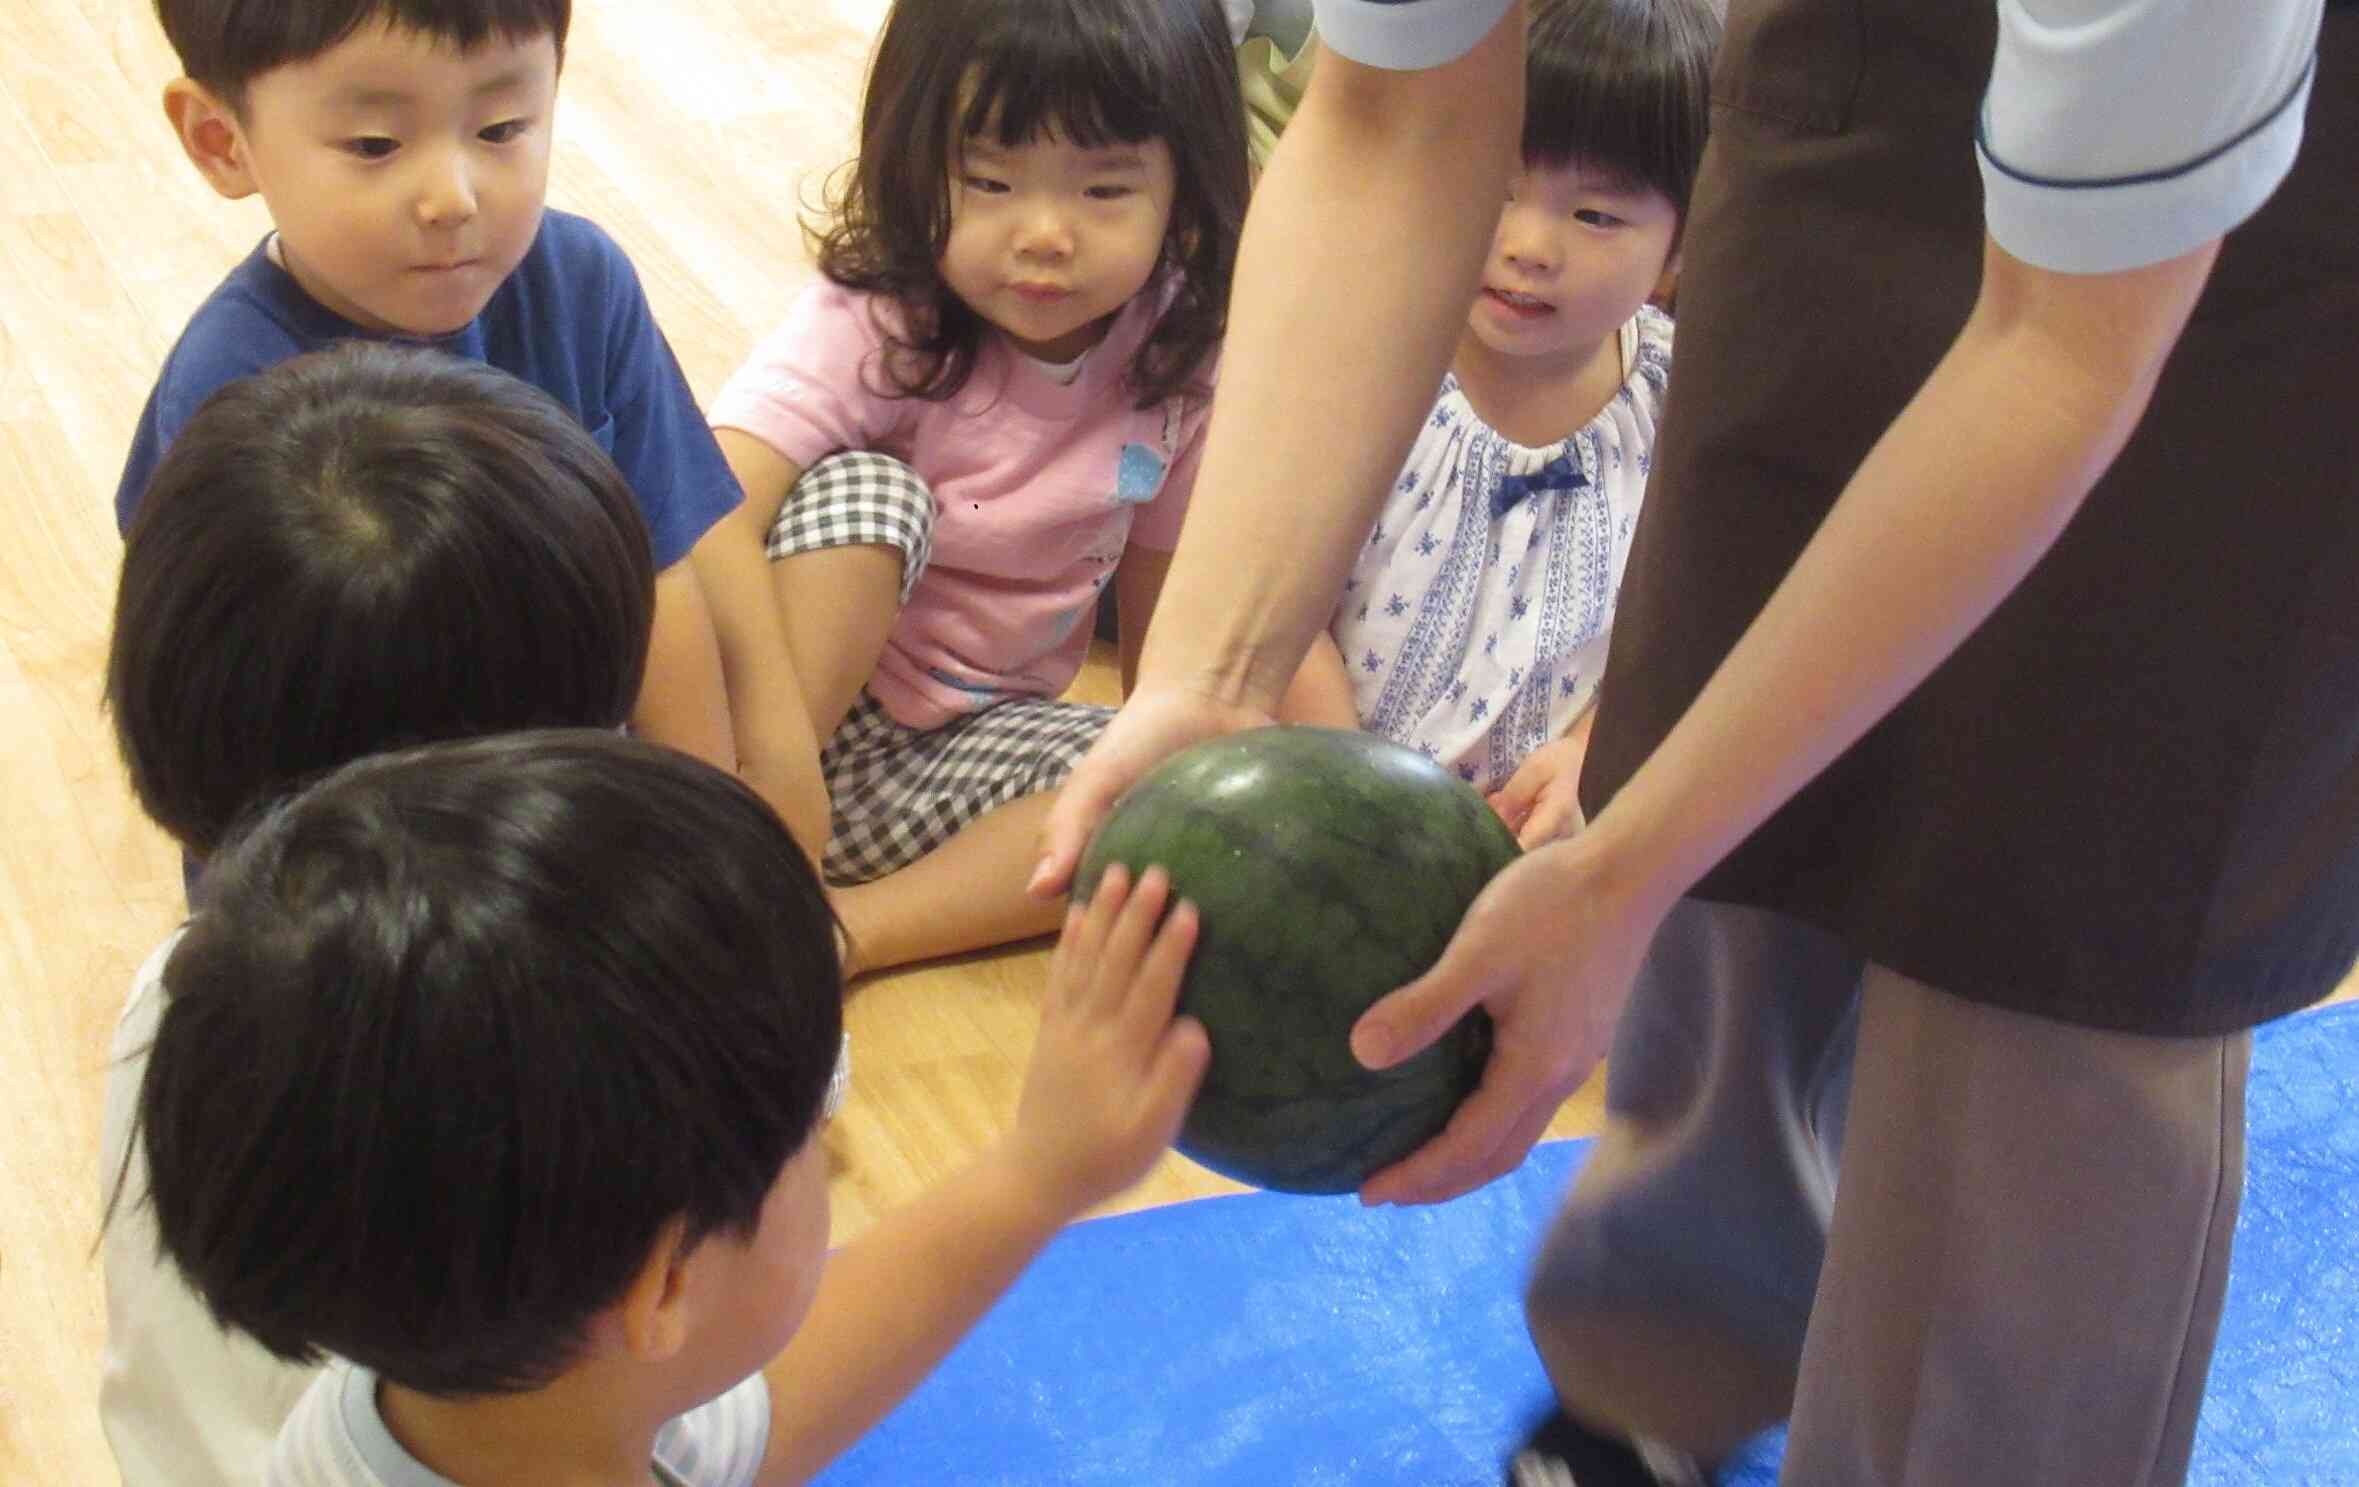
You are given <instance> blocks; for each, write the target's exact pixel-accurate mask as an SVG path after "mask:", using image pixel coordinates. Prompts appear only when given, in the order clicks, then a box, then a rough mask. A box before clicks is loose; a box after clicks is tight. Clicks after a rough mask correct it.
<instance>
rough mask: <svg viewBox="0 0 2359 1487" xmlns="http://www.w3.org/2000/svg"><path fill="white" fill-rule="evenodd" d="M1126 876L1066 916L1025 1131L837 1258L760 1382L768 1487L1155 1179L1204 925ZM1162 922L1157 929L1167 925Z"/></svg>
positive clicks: (1184, 1059)
mask: <svg viewBox="0 0 2359 1487" xmlns="http://www.w3.org/2000/svg"><path fill="white" fill-rule="evenodd" d="M1169 896H1170V884H1169V882H1168V880H1167V879H1166V878H1165V877H1164V875H1163V874H1162V872H1161V871H1160V870H1153V871H1150V872H1149V873H1147V874H1146V875H1145V877H1144V878H1143V879H1141V881H1140V882H1139V883H1138V884H1137V886H1136V888H1135V890H1134V889H1133V888H1132V886H1131V885H1130V883H1129V882H1128V880H1127V876H1126V875H1125V874H1124V873H1123V871H1122V870H1121V869H1120V868H1115V869H1111V870H1109V871H1108V872H1107V874H1106V876H1105V878H1104V880H1103V881H1102V882H1101V883H1100V884H1099V885H1098V890H1097V894H1096V896H1095V897H1094V898H1093V899H1092V900H1091V901H1090V903H1089V904H1088V905H1087V906H1086V907H1084V906H1082V905H1078V904H1076V905H1074V906H1073V907H1072V908H1071V909H1070V910H1068V911H1067V913H1066V916H1065V928H1064V933H1063V936H1062V937H1061V938H1060V939H1059V941H1058V944H1057V950H1056V955H1055V958H1054V960H1053V961H1052V962H1051V964H1050V968H1049V983H1048V989H1047V992H1046V995H1045V997H1044V1000H1043V1005H1042V1009H1041V1024H1040V1034H1039V1038H1038V1040H1037V1042H1036V1043H1035V1045H1034V1047H1033V1053H1032V1067H1031V1072H1030V1073H1029V1074H1028V1075H1027V1076H1026V1078H1025V1082H1024V1094H1023V1099H1022V1103H1021V1105H1020V1106H1019V1108H1018V1110H1017V1112H1016V1123H1015V1128H1014V1129H1013V1130H1012V1131H1010V1132H1009V1133H1008V1135H1007V1136H1006V1138H1005V1139H1003V1140H1002V1141H1001V1142H1000V1143H999V1144H998V1145H997V1146H996V1147H994V1148H993V1149H992V1150H991V1151H990V1152H989V1153H988V1154H986V1155H985V1156H984V1158H983V1159H982V1160H981V1161H980V1162H978V1163H977V1164H976V1165H975V1166H974V1167H973V1168H971V1169H970V1170H968V1171H967V1172H966V1173H964V1174H963V1175H961V1176H959V1177H956V1178H953V1179H952V1180H950V1181H949V1182H946V1183H944V1184H942V1185H941V1186H940V1187H937V1188H935V1189H934V1190H933V1191H932V1192H930V1193H928V1194H927V1195H926V1196H925V1197H923V1198H921V1199H919V1200H918V1201H917V1202H915V1203H913V1204H911V1205H910V1206H909V1207H907V1208H905V1209H902V1210H901V1211H900V1212H898V1213H895V1214H893V1215H891V1216H889V1217H887V1218H886V1219H884V1220H883V1221H882V1222H880V1223H879V1224H878V1225H877V1226H876V1227H875V1228H874V1229H872V1230H870V1231H869V1233H868V1234H866V1235H864V1236H863V1237H862V1238H861V1239H859V1240H858V1241H856V1242H855V1243H853V1244H851V1245H849V1246H847V1247H846V1248H845V1249H844V1250H842V1251H841V1252H839V1253H837V1254H835V1255H833V1256H831V1257H830V1258H829V1260H828V1262H827V1270H826V1273H825V1275H824V1276H823V1277H822V1278H821V1280H820V1283H819V1294H818V1297H817V1299H816V1300H815V1301H814V1302H813V1303H812V1307H811V1315H810V1317H809V1319H808V1320H807V1321H805V1322H804V1324H803V1328H802V1330H801V1331H800V1332H798V1333H796V1334H795V1338H794V1341H793V1342H791V1343H789V1344H788V1345H787V1349H786V1351H785V1352H784V1353H782V1354H781V1355H780V1356H779V1357H778V1359H777V1361H775V1362H774V1363H772V1364H771V1366H770V1368H769V1369H768V1370H767V1372H768V1376H769V1379H770V1396H771V1424H770V1446H769V1450H768V1452H767V1454H766V1455H765V1456H764V1457H763V1461H762V1474H761V1478H760V1480H761V1481H762V1482H763V1483H764V1484H766V1487H776V1484H781V1483H788V1482H800V1481H803V1480H805V1479H807V1478H808V1477H809V1476H811V1475H812V1474H813V1473H814V1472H816V1471H818V1470H819V1468H820V1467H822V1466H824V1465H826V1463H827V1462H829V1461H830V1460H832V1459H833V1458H834V1457H835V1456H836V1455H838V1454H839V1453H840V1452H842V1451H843V1450H844V1448H845V1447H847V1446H849V1445H850V1444H851V1443H852V1442H853V1441H854V1440H857V1439H858V1438H859V1437H860V1435H861V1434H862V1433H864V1432H865V1431H867V1430H868V1428H869V1427H870V1426H872V1425H874V1424H875V1423H876V1422H877V1421H878V1420H879V1419H881V1418H883V1416H884V1415H885V1413H886V1412H887V1411H888V1410H890V1409H892V1407H893V1406H894V1405H896V1404H898V1403H899V1402H900V1401H901V1400H902V1399H903V1398H904V1397H905V1396H907V1395H908V1393H909V1391H910V1390H912V1389H914V1388H916V1387H917V1385H918V1383H919V1381H921V1380H922V1379H924V1378H925V1376H926V1375H927V1374H928V1373H929V1372H931V1371H932V1370H933V1368H934V1366H935V1365H936V1364H937V1363H939V1362H940V1361H941V1359H942V1357H943V1355H944V1354H946V1353H948V1352H949V1351H950V1349H951V1348H952V1347H953V1346H954V1345H955V1344H956V1343H957V1342H958V1340H959V1339H960V1338H961V1337H963V1336H965V1335H966V1333H967V1331H968V1330H969V1329H970V1328H972V1327H973V1326H974V1324H975V1323H976V1321H977V1320H978V1319H980V1318H981V1316H982V1315H983V1313H984V1311H985V1310H987V1309H988V1308H989V1307H990V1306H991V1304H992V1303H993V1302H994V1301H996V1300H997V1299H998V1298H999V1296H1000V1295H1001V1293H1003V1292H1004V1291H1006V1289H1007V1288H1008V1286H1009V1285H1010V1284H1012V1283H1013V1282H1014V1281H1015V1278H1016V1277H1017V1275H1018V1274H1020V1273H1021V1272H1022V1270H1023V1269H1024V1267H1025V1266H1026V1265H1027V1264H1029V1263H1030V1262H1031V1260H1032V1257H1033V1256H1034V1255H1036V1254H1038V1253H1039V1252H1040V1249H1041V1247H1042V1246H1043V1245H1045V1244H1046V1243H1047V1242H1048V1241H1049V1239H1050V1238H1051V1236H1053V1235H1054V1234H1055V1233H1056V1232H1057V1230H1058V1229H1060V1228H1062V1227H1063V1226H1064V1225H1065V1224H1067V1223H1068V1222H1070V1221H1071V1220H1073V1219H1074V1218H1076V1217H1078V1216H1080V1215H1081V1214H1082V1213H1083V1212H1085V1211H1087V1210H1088V1209H1090V1208H1091V1207H1094V1206H1095V1205H1097V1204H1098V1203H1101V1202H1103V1201H1105V1200H1106V1199H1108V1198H1111V1197H1113V1196H1114V1195H1115V1194H1116V1193H1119V1192H1121V1191H1122V1190H1123V1189H1124V1188H1127V1187H1129V1186H1130V1185H1131V1184H1132V1183H1134V1182H1136V1181H1137V1180H1138V1179H1139V1178H1140V1177H1142V1176H1143V1175H1145V1173H1146V1171H1147V1169H1148V1167H1150V1166H1151V1165H1153V1163H1154V1161H1155V1159H1156V1158H1157V1157H1158V1156H1160V1155H1161V1154H1162V1152H1163V1150H1164V1149H1165V1148H1166V1147H1167V1146H1169V1145H1170V1143H1171V1138H1172V1136H1173V1135H1174V1134H1175V1133H1176V1132H1177V1131H1178V1129H1179V1123H1180V1117H1181V1116H1182V1115H1183V1114H1184V1113H1185V1112H1186V1110H1187V1105H1188V1101H1189V1100H1190V1099H1191V1098H1192V1097H1193V1096H1194V1094H1195V1091H1196V1086H1197V1083H1198V1082H1199V1081H1200V1080H1201V1079H1202V1078H1203V1075H1204V1068H1205V1064H1206V1062H1207V1061H1208V1059H1209V1058H1210V1047H1209V1045H1208V1044H1207V1043H1206V1042H1205V1038H1204V1030H1203V1028H1202V1027H1201V1026H1199V1025H1198V1024H1197V1023H1196V1022H1195V1021H1194V1020H1193V1019H1189V1018H1179V1019H1174V1018H1173V1016H1172V1008H1173V1005H1174V1003H1175V1002H1176V1001H1177V999H1178V996H1179V981H1180V973H1181V971H1182V970H1183V969H1185V967H1186V965H1187V959H1188V953H1189V952H1190V951H1191V950H1192V949H1193V948H1194V947H1195V942H1196V915H1195V910H1194V909H1193V908H1191V907H1188V906H1185V905H1182V906H1181V907H1179V908H1177V909H1174V910H1173V911H1172V912H1171V913H1170V914H1169V915H1165V914H1164V913H1163V910H1164V906H1165V903H1166V901H1167V900H1168V898H1169ZM1158 921H1160V923H1158Z"/></svg>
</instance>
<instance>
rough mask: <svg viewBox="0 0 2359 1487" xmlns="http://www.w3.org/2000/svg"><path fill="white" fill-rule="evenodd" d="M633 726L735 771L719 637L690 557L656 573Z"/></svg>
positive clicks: (658, 740)
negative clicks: (644, 668)
mask: <svg viewBox="0 0 2359 1487" xmlns="http://www.w3.org/2000/svg"><path fill="white" fill-rule="evenodd" d="M631 729H632V731H633V732H635V733H637V734H638V735H639V736H640V737H641V738H645V739H648V740H651V741H652V742H655V743H659V744H663V745H665V746H666V747H669V748H674V749H678V750H679V751H680V752H682V753H684V754H694V755H695V756H696V757H697V758H699V759H702V760H704V761H705V762H706V763H708V764H710V765H712V766H714V767H715V768H716V769H725V770H728V771H729V772H730V773H732V774H734V773H736V772H737V745H736V742H735V740H734V739H733V738H732V737H731V735H730V725H729V693H728V689H727V688H726V687H725V686H724V685H723V684H722V674H721V653H720V648H719V646H718V645H717V644H716V643H715V641H714V639H713V623H712V616H711V614H710V612H709V611H708V610H707V609H706V607H705V598H704V587H703V585H702V584H700V583H699V582H698V581H697V577H696V570H695V569H694V568H693V567H692V566H691V565H690V564H689V563H687V562H685V561H683V562H678V563H674V564H673V565H672V566H671V567H669V568H666V569H664V570H663V571H662V572H661V573H658V574H657V575H656V576H655V620H654V623H653V624H652V625H651V626H650V627H649V631H648V636H647V674H646V676H645V677H644V678H643V679H641V681H640V683H639V701H638V704H637V705H636V706H634V707H633V708H632V709H631Z"/></svg>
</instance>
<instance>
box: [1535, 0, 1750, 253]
mask: <svg viewBox="0 0 2359 1487" xmlns="http://www.w3.org/2000/svg"><path fill="white" fill-rule="evenodd" d="M1720 29H1721V27H1720V15H1719V12H1718V11H1717V10H1716V9H1715V8H1714V6H1713V4H1712V0H1532V6H1531V20H1530V29H1529V32H1528V33H1527V39H1526V42H1525V64H1524V66H1525V84H1524V137H1523V154H1524V159H1525V160H1526V161H1527V162H1529V163H1531V164H1535V165H1542V166H1555V167H1563V166H1569V165H1579V166H1581V167H1583V168H1584V169H1588V170H1594V171H1600V172H1603V173H1605V174H1608V175H1611V176H1614V177H1617V178H1619V180H1620V181H1621V183H1622V184H1624V185H1626V186H1631V187H1636V188H1643V189H1647V190H1653V191H1659V192H1661V193H1662V195H1663V196H1664V198H1665V199H1666V200H1668V201H1669V202H1670V203H1671V204H1672V206H1674V207H1676V208H1677V209H1678V211H1679V217H1680V223H1681V226H1682V227H1683V228H1684V226H1685V225H1686V221H1687V205H1688V197H1689V195H1690V193H1691V191H1692V190H1693V188H1694V185H1695V178H1696V168H1697V166H1698V164H1699V163H1700V162H1701V161H1702V159H1703V156H1704V137H1705V135H1706V134H1707V133H1708V132H1709V131H1710V128H1711V103H1712V54H1713V53H1714V52H1715V51H1716V50H1718V48H1719V45H1720Z"/></svg>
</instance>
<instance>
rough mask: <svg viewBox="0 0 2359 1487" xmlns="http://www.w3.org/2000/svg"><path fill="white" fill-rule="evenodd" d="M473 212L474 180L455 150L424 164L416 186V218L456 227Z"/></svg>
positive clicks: (421, 221) (465, 163)
mask: <svg viewBox="0 0 2359 1487" xmlns="http://www.w3.org/2000/svg"><path fill="white" fill-rule="evenodd" d="M474 215H475V183H474V181H473V180H472V179H470V177H469V174H468V170H467V162H466V159H465V157H464V156H463V155H461V154H460V153H459V152H457V151H455V150H454V151H452V152H451V153H449V154H447V155H445V156H443V157H442V158H441V159H440V160H438V161H435V162H433V163H431V164H430V165H429V166H428V167H427V171H426V176H425V179H424V180H423V181H421V182H420V183H419V187H418V221H419V223H420V225H422V226H426V227H456V226H458V225H459V224H461V223H463V222H466V221H467V220H469V219H470V218H472V217H473V216H474Z"/></svg>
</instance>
